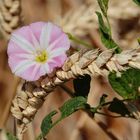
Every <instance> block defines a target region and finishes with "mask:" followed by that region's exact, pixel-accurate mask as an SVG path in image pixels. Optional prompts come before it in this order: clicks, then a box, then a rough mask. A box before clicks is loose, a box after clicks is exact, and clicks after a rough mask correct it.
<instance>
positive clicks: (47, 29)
mask: <svg viewBox="0 0 140 140" xmlns="http://www.w3.org/2000/svg"><path fill="white" fill-rule="evenodd" d="M51 31H52V23H50V22H48V23H47V24H46V25H44V27H43V28H42V32H41V35H40V46H41V48H42V49H46V48H47V47H48V45H49V40H50V35H51Z"/></svg>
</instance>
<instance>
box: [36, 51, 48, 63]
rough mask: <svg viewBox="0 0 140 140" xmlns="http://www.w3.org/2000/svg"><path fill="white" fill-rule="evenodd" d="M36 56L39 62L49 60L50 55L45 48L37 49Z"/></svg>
mask: <svg viewBox="0 0 140 140" xmlns="http://www.w3.org/2000/svg"><path fill="white" fill-rule="evenodd" d="M36 54H37V55H36V58H35V61H37V62H39V63H44V62H46V61H47V59H48V55H47V52H46V51H45V50H43V51H40V50H39V51H37V52H36Z"/></svg>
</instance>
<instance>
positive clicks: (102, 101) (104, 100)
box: [99, 94, 107, 106]
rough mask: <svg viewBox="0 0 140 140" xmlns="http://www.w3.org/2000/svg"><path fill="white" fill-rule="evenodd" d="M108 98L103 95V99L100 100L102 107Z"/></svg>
mask: <svg viewBox="0 0 140 140" xmlns="http://www.w3.org/2000/svg"><path fill="white" fill-rule="evenodd" d="M106 98H107V95H106V94H103V95H102V97H101V98H100V103H99V105H100V106H101V105H103V104H105V102H106Z"/></svg>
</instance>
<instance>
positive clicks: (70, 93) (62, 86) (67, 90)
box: [60, 84, 74, 97]
mask: <svg viewBox="0 0 140 140" xmlns="http://www.w3.org/2000/svg"><path fill="white" fill-rule="evenodd" d="M60 87H61V88H62V89H63V90H64V91H65V92H66V93H67V94H68V95H69V96H70V97H74V93H73V92H72V90H70V89H69V88H68V87H67V86H65V85H63V84H62V85H60Z"/></svg>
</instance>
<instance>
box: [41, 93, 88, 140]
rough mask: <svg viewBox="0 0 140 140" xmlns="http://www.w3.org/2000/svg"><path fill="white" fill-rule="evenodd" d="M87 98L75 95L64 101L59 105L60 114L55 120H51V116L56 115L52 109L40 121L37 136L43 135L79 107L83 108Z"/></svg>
mask: <svg viewBox="0 0 140 140" xmlns="http://www.w3.org/2000/svg"><path fill="white" fill-rule="evenodd" d="M86 102H87V100H86V98H84V97H81V96H79V97H75V98H72V99H70V100H68V101H66V102H65V103H64V104H63V106H62V107H60V109H59V110H60V113H61V116H60V117H59V118H58V119H57V120H56V121H55V122H53V121H52V117H53V116H54V115H56V113H57V111H52V112H51V113H50V114H48V115H47V116H46V117H45V118H44V119H43V121H42V124H41V131H42V134H41V135H40V136H39V137H40V138H42V137H45V135H47V134H48V133H49V131H50V129H51V128H52V127H54V126H55V125H56V124H58V123H59V122H60V121H61V120H63V119H65V118H66V117H68V116H70V115H71V114H72V113H74V112H75V111H77V110H79V109H84V108H85V107H86V106H87V103H86Z"/></svg>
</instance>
